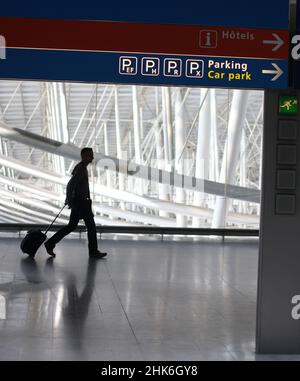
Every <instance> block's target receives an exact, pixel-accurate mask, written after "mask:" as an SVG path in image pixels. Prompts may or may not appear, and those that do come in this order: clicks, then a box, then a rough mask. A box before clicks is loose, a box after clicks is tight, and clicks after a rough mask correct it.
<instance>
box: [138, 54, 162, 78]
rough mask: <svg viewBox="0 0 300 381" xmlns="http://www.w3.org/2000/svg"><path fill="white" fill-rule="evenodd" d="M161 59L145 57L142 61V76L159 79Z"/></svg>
mask: <svg viewBox="0 0 300 381" xmlns="http://www.w3.org/2000/svg"><path fill="white" fill-rule="evenodd" d="M159 65H160V59H159V58H152V57H147V58H146V57H144V58H143V59H142V75H150V76H152V77H157V76H158V75H159Z"/></svg>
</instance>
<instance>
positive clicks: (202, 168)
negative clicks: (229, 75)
mask: <svg viewBox="0 0 300 381" xmlns="http://www.w3.org/2000/svg"><path fill="white" fill-rule="evenodd" d="M200 107H201V110H200V114H199V125H198V139H197V152H196V169H195V177H198V178H200V179H208V177H209V165H210V161H211V159H210V150H209V149H210V136H211V111H210V90H208V89H201V93H200ZM206 197H208V196H207V195H206V194H205V193H203V192H195V193H194V205H195V206H201V207H203V206H204V205H205V204H206V200H205V198H206ZM201 225H203V221H202V220H200V219H199V218H193V227H195V228H196V227H201Z"/></svg>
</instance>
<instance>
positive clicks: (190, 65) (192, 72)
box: [185, 60, 204, 78]
mask: <svg viewBox="0 0 300 381" xmlns="http://www.w3.org/2000/svg"><path fill="white" fill-rule="evenodd" d="M185 75H186V76H187V77H189V78H203V76H204V61H203V60H187V61H186V71H185Z"/></svg>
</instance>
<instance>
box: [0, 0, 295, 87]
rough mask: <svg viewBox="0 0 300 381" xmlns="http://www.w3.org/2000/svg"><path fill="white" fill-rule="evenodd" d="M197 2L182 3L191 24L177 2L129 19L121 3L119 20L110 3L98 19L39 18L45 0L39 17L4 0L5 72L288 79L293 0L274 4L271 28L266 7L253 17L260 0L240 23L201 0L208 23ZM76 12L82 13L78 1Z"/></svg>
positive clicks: (169, 79) (207, 80) (100, 77)
mask: <svg viewBox="0 0 300 381" xmlns="http://www.w3.org/2000/svg"><path fill="white" fill-rule="evenodd" d="M192 3H193V4H194V3H195V4H194V6H195V7H197V8H193V9H192V8H191V9H188V10H187V9H186V8H185V7H184V9H183V10H182V11H183V13H182V18H181V20H182V22H186V24H182V23H179V21H180V20H179V18H178V17H179V16H178V15H179V14H180V12H179V10H178V8H176V12H175V11H174V7H172V8H170V9H169V12H168V13H167V12H166V13H164V12H163V11H162V12H161V10H160V12H157V11H154V10H153V7H151V8H150V9H149V12H147V15H145V14H144V13H145V12H143V13H141V7H140V6H137V8H136V9H134V12H133V13H132V12H129V10H128V9H127V11H125V9H124V13H123V15H122V19H120V17H121V16H120V15H119V10H118V11H116V15H115V19H114V20H112V16H113V14H114V13H113V12H112V10H111V9H110V8H109V7H108V6H104V9H101V10H99V7H98V8H97V10H98V12H95V13H94V19H95V20H93V21H90V20H82V19H81V20H80V19H77V20H70V19H65V20H58V19H53V17H54V16H55V14H53V12H50V14H51V18H45V19H40V18H36V16H37V15H40V14H41V9H40V8H39V7H38V8H37V10H32V13H31V14H32V17H33V18H30V19H29V18H24V17H18V18H16V17H10V16H11V10H10V7H9V6H8V5H5V6H4V9H0V35H1V36H2V37H3V40H2V45H4V44H5V55H4V53H3V54H2V56H3V57H4V56H5V59H0V78H7V79H10V78H11V79H14V78H22V79H39V80H67V81H88V82H106V83H129V84H149V85H152V84H153V85H175V86H177V85H178V86H198V87H203V86H204V87H205V86H212V87H235V88H286V87H287V85H288V55H289V43H288V41H289V32H288V4H289V1H288V0H286V1H282V2H281V3H282V4H281V5H280V6H279V7H275V8H276V11H275V10H274V9H275V8H274V7H272V9H270V12H271V13H269V16H270V14H272V13H274V12H275V13H276V16H277V19H276V21H275V20H274V19H272V22H270V21H269V17H268V20H267V19H266V20H265V21H266V24H265V27H264V28H262V20H261V14H260V16H258V17H257V19H256V21H255V19H254V17H253V13H254V12H253V10H252V8H253V7H255V4H254V3H256V1H254V2H253V1H252V2H251V10H252V11H251V10H249V12H248V10H247V12H244V9H243V12H242V13H240V17H238V18H237V19H235V20H239V26H236V22H237V21H235V23H233V24H228V23H229V21H231V18H229V19H228V18H225V17H224V19H223V26H221V25H220V21H221V20H220V19H219V16H216V18H215V21H216V22H215V23H212V22H213V19H212V12H211V10H210V11H209V12H208V11H205V8H206V6H205V7H204V8H203V6H202V4H201V12H200V13H199V15H200V14H201V17H199V20H202V21H203V24H202V25H199V22H198V23H196V20H195V10H197V9H198V8H199V2H194V1H192ZM257 3H259V2H257ZM265 3H266V2H264V5H263V7H262V8H263V10H262V14H264V6H265ZM196 4H197V5H196ZM218 4H220V7H221V8H222V10H223V9H224V12H225V13H224V14H223V15H225V14H227V13H228V7H229V8H230V5H228V2H227V3H226V6H225V4H224V2H223V1H222V2H221V0H218V1H217V2H216V6H218ZM232 4H234V5H235V7H234V13H235V14H236V15H237V12H241V5H240V2H237V1H235V0H234V1H232ZM152 5H153V4H152ZM190 5H192V4H189V6H190ZM118 6H119V3H118ZM260 6H261V4H260ZM121 7H124V5H121ZM278 8H281V14H278ZM219 11H220V12H221V9H220V10H219ZM220 12H217V14H218V15H219V13H220ZM62 13H63V11H62ZM255 13H256V12H255ZM275 13H274V15H275ZM18 14H19V15H22V16H24V15H25V16H27V15H28V10H26V9H25V8H24V7H23V9H21V10H20V9H19V10H18ZM72 14H73V15H74V17H76V14H75V13H74V10H72V9H71V15H72ZM251 14H252V17H251ZM81 15H84V17H82V18H86V17H85V16H87V13H85V12H84V11H82V13H81ZM101 15H102V17H101ZM5 16H6V17H5ZM57 16H59V15H58V14H57ZM69 17H70V16H69ZM205 17H206V18H205ZM278 17H279V18H278ZM137 21H142V22H137ZM149 21H150V22H149ZM228 25H229V26H228ZM257 25H259V28H258V27H257ZM267 26H269V28H270V27H272V28H271V29H268V28H267ZM3 41H4V42H3ZM3 51H4V49H3V48H2V52H3ZM0 58H1V57H0Z"/></svg>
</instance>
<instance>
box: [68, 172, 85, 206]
mask: <svg viewBox="0 0 300 381" xmlns="http://www.w3.org/2000/svg"><path fill="white" fill-rule="evenodd" d="M83 176H84V166H83V165H78V166H77V168H76V169H75V172H74V174H73V176H72V177H71V179H70V181H69V182H68V184H67V192H66V193H67V194H66V201H65V204H69V206H71V205H70V204H71V203H72V199H73V193H74V191H75V188H76V186H77V184H78V183H79V182H80V180H82V179H83Z"/></svg>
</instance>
